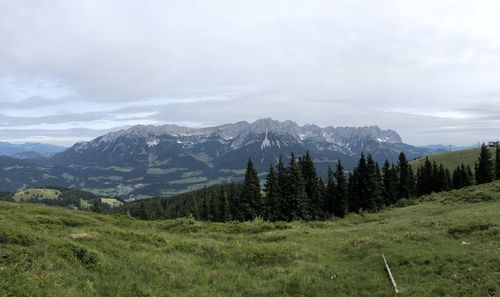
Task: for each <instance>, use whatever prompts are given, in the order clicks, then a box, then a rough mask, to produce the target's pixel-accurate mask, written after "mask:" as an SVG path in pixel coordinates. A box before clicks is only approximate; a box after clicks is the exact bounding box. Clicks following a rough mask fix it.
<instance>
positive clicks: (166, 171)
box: [147, 167, 178, 174]
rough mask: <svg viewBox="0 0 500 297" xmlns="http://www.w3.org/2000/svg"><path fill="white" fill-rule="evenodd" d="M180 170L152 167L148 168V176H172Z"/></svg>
mask: <svg viewBox="0 0 500 297" xmlns="http://www.w3.org/2000/svg"><path fill="white" fill-rule="evenodd" d="M177 170H178V168H168V169H163V168H158V167H152V168H148V170H147V174H170V173H174V172H176V171H177Z"/></svg>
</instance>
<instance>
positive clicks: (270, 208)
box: [264, 165, 280, 221]
mask: <svg viewBox="0 0 500 297" xmlns="http://www.w3.org/2000/svg"><path fill="white" fill-rule="evenodd" d="M264 192H265V193H266V198H265V203H264V205H265V207H264V208H265V211H264V213H265V215H264V217H265V218H266V219H267V220H270V221H276V220H278V219H280V216H279V213H278V211H279V202H280V197H279V195H280V189H279V185H278V176H277V175H276V171H275V170H274V167H273V166H272V165H271V167H270V168H269V173H268V174H267V178H266V183H265V185H264Z"/></svg>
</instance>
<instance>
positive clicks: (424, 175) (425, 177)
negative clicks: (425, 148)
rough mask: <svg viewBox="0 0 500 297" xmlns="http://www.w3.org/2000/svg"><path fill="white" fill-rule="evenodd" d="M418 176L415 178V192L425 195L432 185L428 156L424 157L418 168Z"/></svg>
mask: <svg viewBox="0 0 500 297" xmlns="http://www.w3.org/2000/svg"><path fill="white" fill-rule="evenodd" d="M419 169H420V170H419V172H420V174H419V177H418V178H417V183H418V184H417V194H418V195H419V196H421V195H427V194H430V193H432V187H433V183H434V182H433V166H432V163H431V162H430V161H429V158H428V157H426V158H425V162H424V163H423V164H422V165H421V166H420V168H419Z"/></svg>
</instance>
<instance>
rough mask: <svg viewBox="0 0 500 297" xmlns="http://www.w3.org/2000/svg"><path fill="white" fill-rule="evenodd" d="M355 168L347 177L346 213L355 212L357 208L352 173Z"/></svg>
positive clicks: (355, 183)
mask: <svg viewBox="0 0 500 297" xmlns="http://www.w3.org/2000/svg"><path fill="white" fill-rule="evenodd" d="M355 172H356V168H354V169H353V171H352V172H349V174H348V175H347V201H346V202H347V203H346V204H347V212H356V211H357V210H358V209H359V207H358V201H357V196H356V194H357V193H356V187H357V181H356V177H355V175H354V173H355Z"/></svg>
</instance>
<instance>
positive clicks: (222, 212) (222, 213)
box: [217, 186, 231, 222]
mask: <svg viewBox="0 0 500 297" xmlns="http://www.w3.org/2000/svg"><path fill="white" fill-rule="evenodd" d="M227 196H228V195H227V193H226V189H225V186H221V188H220V193H219V203H218V207H219V211H218V218H217V219H218V221H219V222H228V221H229V220H231V213H230V208H229V198H228V197H227Z"/></svg>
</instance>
